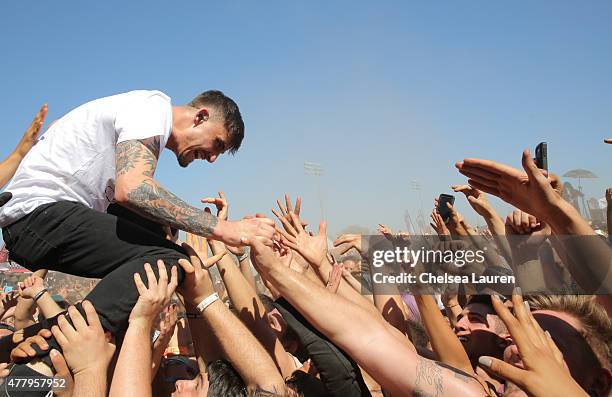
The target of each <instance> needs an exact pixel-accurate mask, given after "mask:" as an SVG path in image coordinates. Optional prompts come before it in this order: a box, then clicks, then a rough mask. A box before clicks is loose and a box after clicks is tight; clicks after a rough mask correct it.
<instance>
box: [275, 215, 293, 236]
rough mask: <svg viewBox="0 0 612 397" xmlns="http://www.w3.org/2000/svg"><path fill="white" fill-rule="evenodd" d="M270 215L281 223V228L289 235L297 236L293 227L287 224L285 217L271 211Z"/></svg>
mask: <svg viewBox="0 0 612 397" xmlns="http://www.w3.org/2000/svg"><path fill="white" fill-rule="evenodd" d="M272 213H273V214H274V216H276V217H277V218H278V220H279V221H280V222H281V223H282V225H283V228H284V229H285V230H286V231H287V232H288V233H291V235H293V236H297V231H296V230H295V228H294V227H293V226H291V223H289V222H288V221H287V219H286V217H285V216H281V215H280V214H279V213H278V212H277V211H276V210H274V209H272Z"/></svg>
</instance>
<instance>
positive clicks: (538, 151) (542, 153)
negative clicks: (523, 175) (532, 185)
mask: <svg viewBox="0 0 612 397" xmlns="http://www.w3.org/2000/svg"><path fill="white" fill-rule="evenodd" d="M534 161H535V163H536V165H537V166H538V168H539V169H541V170H545V171H548V145H547V144H546V142H540V143H539V144H538V146H536V148H535V159H534Z"/></svg>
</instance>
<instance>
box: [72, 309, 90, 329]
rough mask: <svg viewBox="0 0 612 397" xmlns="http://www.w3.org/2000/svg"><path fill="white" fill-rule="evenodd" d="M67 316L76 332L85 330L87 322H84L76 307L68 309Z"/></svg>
mask: <svg viewBox="0 0 612 397" xmlns="http://www.w3.org/2000/svg"><path fill="white" fill-rule="evenodd" d="M68 315H69V316H70V319H71V320H72V324H73V325H74V327H75V328H76V330H77V332H78V331H80V330H82V329H85V328H87V322H86V321H85V319H84V318H83V316H82V315H81V313H80V312H79V311H78V310H77V308H76V307H74V306H70V307H69V308H68Z"/></svg>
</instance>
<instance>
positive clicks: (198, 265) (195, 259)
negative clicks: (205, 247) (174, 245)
mask: <svg viewBox="0 0 612 397" xmlns="http://www.w3.org/2000/svg"><path fill="white" fill-rule="evenodd" d="M183 248H184V249H185V251H186V252H187V256H189V262H191V267H192V268H193V271H194V272H195V273H197V272H198V271H199V270H201V269H202V261H201V259H200V257H199V256H198V254H197V253H196V252H195V250H194V249H193V247H191V246H190V245H189V244H185V243H183ZM179 264H180V261H179ZM181 266H183V265H181ZM183 268H184V267H183Z"/></svg>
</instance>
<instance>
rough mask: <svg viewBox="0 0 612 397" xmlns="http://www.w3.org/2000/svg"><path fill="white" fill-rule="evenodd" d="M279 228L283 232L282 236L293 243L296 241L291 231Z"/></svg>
mask: <svg viewBox="0 0 612 397" xmlns="http://www.w3.org/2000/svg"><path fill="white" fill-rule="evenodd" d="M277 230H278V232H279V233H280V234H281V236H282V237H284V238H285V240H288V241H291V242H292V243H295V242H296V239H295V236H292V235H290V234H289V233H287V232H285V231H284V230H281V229H277Z"/></svg>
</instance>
